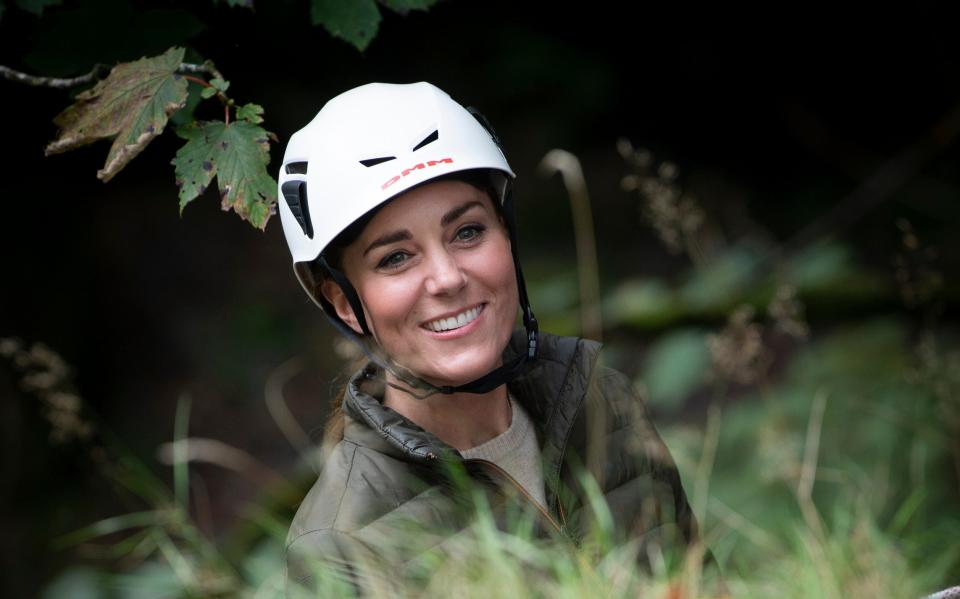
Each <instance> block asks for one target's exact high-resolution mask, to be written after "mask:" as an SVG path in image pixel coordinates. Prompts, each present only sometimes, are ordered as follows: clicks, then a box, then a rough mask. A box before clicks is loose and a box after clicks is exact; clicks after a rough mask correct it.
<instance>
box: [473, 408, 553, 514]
mask: <svg viewBox="0 0 960 599" xmlns="http://www.w3.org/2000/svg"><path fill="white" fill-rule="evenodd" d="M510 408H511V411H512V416H511V418H510V427H509V428H508V429H507V430H505V431H504V432H502V433H500V434H499V435H497V436H496V437H494V438H493V439H490V440H489V441H487V442H485V443H482V444H480V445H477V446H476V447H471V448H470V449H465V450H463V451H461V452H460V453H461V454H463V457H464V458H465V459H468V460H469V459H480V460H488V461H490V462H493V463H494V464H496V465H497V466H500V467H501V468H503V469H504V470H506V471H507V473H508V474H510V476H512V477H513V478H515V479H516V480H517V482H518V483H520V484H521V485H522V486H523V488H524V489H525V490H526V491H527V493H529V494H530V495H531V496H532V497H533V498H534V499H536V500H537V501H538V502H539V503H540V505H545V504H546V497H545V496H544V491H543V464H542V463H541V461H540V446H539V444H538V443H537V432H536V430H535V429H534V428H533V422H531V421H530V416H529V415H528V414H527V413H526V412H525V411H524V409H523V407H522V406H521V405H520V404H519V403H517V402H516V400H514V399H513V396H512V395H511V396H510Z"/></svg>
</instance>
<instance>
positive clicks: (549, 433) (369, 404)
mask: <svg viewBox="0 0 960 599" xmlns="http://www.w3.org/2000/svg"><path fill="white" fill-rule="evenodd" d="M525 348H526V334H525V333H524V332H523V331H517V332H515V334H514V335H513V338H512V339H511V341H510V345H509V346H508V348H507V351H506V352H505V353H504V358H505V359H508V358H509V356H510V355H515V354H514V352H519V351H525ZM599 350H600V344H599V343H596V342H594V341H587V340H583V339H577V338H575V337H556V336H553V335H550V334H548V333H541V335H540V347H539V355H538V359H537V361H536V362H535V363H534V364H533V365H532V367H531V368H530V370H528V371H527V372H526V373H525V374H524V375H522V376H520V377H518V378H517V379H515V380H514V381H513V382H511V383H509V385H508V386H509V388H510V392H511V393H512V394H513V395H514V397H515V398H516V399H517V401H518V402H520V403H521V405H523V407H524V409H526V410H527V411H528V413H529V414H530V416H531V419H532V420H533V422H534V424H535V425H536V428H537V433H538V437H539V439H540V442H541V449H542V452H543V454H544V459H545V460H546V463H547V465H550V464H555V465H556V468H557V469H558V470H559V461H560V459H561V457H562V455H563V451H564V449H565V445H566V441H567V439H568V438H569V437H570V432H571V429H572V427H573V425H574V422H575V421H576V415H577V413H578V412H579V409H580V405H581V404H582V402H583V398H584V396H585V395H586V390H587V386H588V381H589V380H590V374H591V373H592V371H593V369H594V366H595V363H596V359H597V356H598V354H599ZM383 390H384V383H383V374H382V372H381V371H379V369H378V368H377V367H376V366H375V365H373V364H372V363H371V364H367V365H366V366H365V367H364V368H362V369H361V370H360V371H359V372H357V373H356V374H355V375H354V376H353V377H352V378H351V379H350V382H349V383H348V384H347V391H346V394H345V396H344V400H343V409H344V412H345V415H346V417H347V422H346V426H345V427H344V440H346V441H350V442H353V443H357V444H359V445H362V446H366V447H370V448H371V449H375V450H377V451H379V452H381V453H384V454H387V455H390V456H393V457H396V458H398V459H403V460H408V461H415V462H428V461H430V460H433V459H436V458H440V457H448V458H449V457H455V458H457V459H461V456H460V453H459V452H458V451H457V450H456V449H454V448H453V447H451V446H449V445H447V444H446V443H444V442H443V441H441V440H440V439H439V438H438V437H437V436H436V435H434V434H432V433H430V432H428V431H426V430H424V429H422V428H421V427H419V426H418V425H417V424H415V423H414V422H412V421H411V420H409V419H407V418H405V417H404V416H402V415H400V414H399V413H397V412H395V411H394V410H392V409H390V408H388V407H386V406H384V405H383V403H382V400H383Z"/></svg>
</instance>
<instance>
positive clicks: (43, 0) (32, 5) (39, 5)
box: [17, 0, 63, 17]
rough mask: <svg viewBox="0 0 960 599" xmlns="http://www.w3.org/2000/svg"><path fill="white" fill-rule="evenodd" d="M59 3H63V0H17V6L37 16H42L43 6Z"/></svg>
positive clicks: (58, 4)
mask: <svg viewBox="0 0 960 599" xmlns="http://www.w3.org/2000/svg"><path fill="white" fill-rule="evenodd" d="M61 4H63V0H17V6H19V7H20V8H22V9H23V10H25V11H27V12H29V13H33V14H35V15H37V16H38V17H41V16H43V9H44V8H47V7H48V6H60V5H61Z"/></svg>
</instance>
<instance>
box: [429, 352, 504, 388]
mask: <svg viewBox="0 0 960 599" xmlns="http://www.w3.org/2000/svg"><path fill="white" fill-rule="evenodd" d="M501 363H502V360H501V357H500V355H499V354H498V355H497V356H496V359H495V360H492V359H482V360H478V359H476V358H473V359H464V360H462V361H459V360H458V361H455V363H453V364H451V363H450V360H449V359H447V360H446V361H445V363H444V367H443V368H431V369H429V370H428V371H425V373H424V374H425V376H424V378H425V379H427V380H429V381H430V382H431V383H432V384H434V385H438V386H442V385H450V386H452V387H456V386H458V385H465V384H467V383H469V382H472V381H475V380H477V379H478V378H480V377H482V376H484V375H485V374H487V373H489V372H490V371H491V370H495V369H496V368H497V367H498V366H500V364H501Z"/></svg>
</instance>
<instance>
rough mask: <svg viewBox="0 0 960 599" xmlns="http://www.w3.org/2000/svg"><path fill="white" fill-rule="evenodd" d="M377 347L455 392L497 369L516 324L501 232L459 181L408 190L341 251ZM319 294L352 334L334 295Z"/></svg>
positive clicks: (488, 208)
mask: <svg viewBox="0 0 960 599" xmlns="http://www.w3.org/2000/svg"><path fill="white" fill-rule="evenodd" d="M342 266H343V270H344V272H345V274H346V275H347V278H348V279H349V280H350V282H351V283H353V286H354V287H355V288H356V290H357V293H358V294H359V295H360V301H361V303H362V304H363V307H364V315H365V318H366V319H367V324H368V326H369V328H370V331H371V332H372V333H373V336H374V338H375V339H376V341H377V342H378V343H379V344H380V347H381V348H383V350H384V351H386V353H387V354H388V355H389V356H390V357H391V358H392V359H393V361H395V362H396V363H397V364H399V365H400V366H402V367H404V368H406V369H408V370H410V371H411V372H413V373H415V374H417V375H418V376H419V377H421V378H423V379H425V380H427V381H430V382H431V383H433V384H435V385H459V384H463V383H466V382H469V381H472V380H474V379H476V378H479V377H481V376H483V375H484V374H486V373H488V372H490V371H491V370H493V369H494V368H496V367H497V366H499V365H500V363H501V354H502V352H503V350H504V348H505V347H506V345H507V343H508V341H509V340H510V335H511V332H512V330H513V325H514V321H515V319H516V315H517V307H518V299H517V281H516V275H515V271H514V265H513V258H512V254H511V252H510V240H509V237H508V235H507V231H506V229H505V227H504V225H503V223H502V222H501V221H500V219H499V217H498V216H497V213H496V212H495V210H494V208H493V203H492V200H491V199H490V198H489V197H488V196H487V194H486V193H484V192H482V191H480V190H478V189H477V188H475V187H473V186H472V185H469V184H467V183H463V182H461V181H453V180H447V181H437V182H434V183H428V184H426V185H422V186H420V187H417V188H415V189H413V190H411V191H408V192H406V193H404V194H402V195H401V196H399V197H397V198H396V199H394V200H393V201H391V202H389V203H388V204H387V205H386V206H384V207H383V208H381V209H380V211H379V212H377V213H376V215H375V216H374V217H373V219H372V220H371V221H370V223H369V224H367V226H366V228H364V230H363V232H362V233H361V234H360V236H359V237H358V238H357V239H356V240H355V241H354V242H353V243H352V244H350V245H349V246H348V247H347V248H346V249H345V250H344V252H343V265H342ZM323 293H324V295H325V296H326V297H327V299H328V301H330V303H331V304H332V305H333V306H334V308H335V309H336V310H337V314H338V315H339V316H340V318H341V319H342V320H343V321H344V322H346V323H347V324H348V325H350V326H351V327H352V328H353V329H354V330H356V331H357V332H358V333H359V332H360V328H359V325H358V324H357V320H356V318H355V316H354V314H353V311H352V310H351V309H350V306H349V304H348V303H347V300H346V298H345V296H344V295H343V293H342V291H341V290H340V288H339V286H337V285H336V283H334V282H332V281H326V282H325V283H324V286H323Z"/></svg>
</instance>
